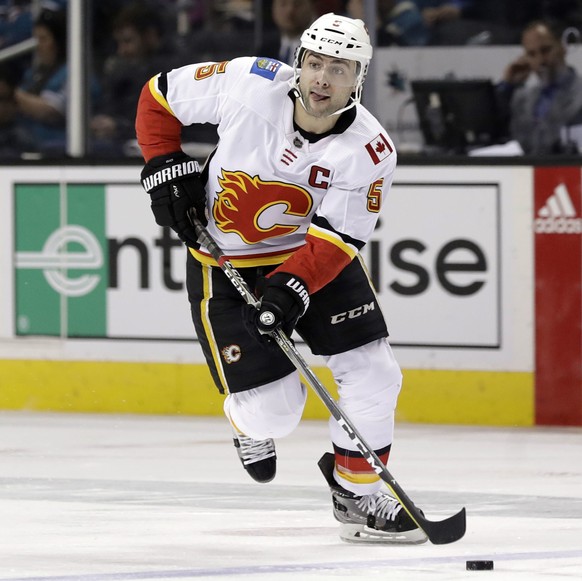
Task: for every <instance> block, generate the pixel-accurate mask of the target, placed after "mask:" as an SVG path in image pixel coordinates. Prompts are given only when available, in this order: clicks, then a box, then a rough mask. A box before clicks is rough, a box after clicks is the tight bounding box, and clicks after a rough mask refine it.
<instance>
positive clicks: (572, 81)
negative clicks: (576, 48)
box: [498, 21, 582, 154]
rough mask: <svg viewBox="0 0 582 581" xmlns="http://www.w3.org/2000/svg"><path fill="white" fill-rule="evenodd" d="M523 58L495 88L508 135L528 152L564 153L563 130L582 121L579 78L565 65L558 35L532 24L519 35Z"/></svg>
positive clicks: (541, 24) (550, 28) (548, 26)
mask: <svg viewBox="0 0 582 581" xmlns="http://www.w3.org/2000/svg"><path fill="white" fill-rule="evenodd" d="M521 43H522V46H523V50H524V52H523V55H522V56H520V57H519V58H518V59H516V60H515V61H513V62H512V63H510V64H509V65H508V66H507V67H506V69H505V72H504V75H503V81H502V82H501V83H500V84H499V86H498V93H499V96H500V102H501V104H502V107H503V108H504V109H505V111H506V113H507V115H508V117H509V128H510V134H511V137H512V138H513V139H515V140H517V141H518V142H519V143H520V145H521V147H522V149H523V151H524V153H526V154H548V153H562V152H563V151H565V148H566V150H567V147H568V145H567V144H563V143H562V140H561V131H562V129H563V128H566V127H567V126H569V125H576V124H581V123H582V77H580V76H579V75H578V73H577V72H576V70H575V69H574V68H572V67H571V66H568V65H567V63H566V47H565V45H564V44H563V43H562V39H561V31H560V30H559V29H558V28H556V27H555V26H554V25H553V24H551V23H549V22H547V21H534V22H532V23H530V24H528V25H527V26H526V27H525V28H524V30H523V33H522V36H521Z"/></svg>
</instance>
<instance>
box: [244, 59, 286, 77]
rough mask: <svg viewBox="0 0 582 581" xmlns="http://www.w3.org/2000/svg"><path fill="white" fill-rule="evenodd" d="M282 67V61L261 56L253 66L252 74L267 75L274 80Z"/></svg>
mask: <svg viewBox="0 0 582 581" xmlns="http://www.w3.org/2000/svg"><path fill="white" fill-rule="evenodd" d="M280 68H281V63H280V62H279V61H277V60H275V59H268V58H261V57H259V58H258V59H256V60H255V62H254V63H253V66H252V67H251V74H253V75H259V76H260V77H265V79H269V80H270V81H272V80H273V79H274V78H275V75H276V74H277V71H278V70H279V69H280Z"/></svg>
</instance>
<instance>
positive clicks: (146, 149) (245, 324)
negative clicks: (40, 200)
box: [136, 14, 426, 543]
mask: <svg viewBox="0 0 582 581" xmlns="http://www.w3.org/2000/svg"><path fill="white" fill-rule="evenodd" d="M371 57H372V47H371V45H370V39H369V36H368V33H367V31H366V28H365V25H364V23H363V22H362V21H361V20H353V19H350V18H346V17H343V16H337V15H335V14H325V15H323V16H321V17H320V18H318V19H317V20H316V21H315V22H314V23H313V24H312V25H311V26H310V27H309V28H308V29H307V30H306V31H305V32H304V33H303V35H302V37H301V44H300V47H299V49H298V51H297V54H296V57H295V62H294V66H293V67H289V66H287V65H284V64H282V63H280V62H279V61H276V60H272V59H265V58H252V57H242V58H236V59H233V60H232V61H229V62H220V63H210V62H206V63H201V64H194V65H189V66H186V67H183V68H180V69H177V70H173V71H170V72H168V73H162V74H159V75H157V76H156V77H154V78H153V79H151V80H150V81H149V83H147V84H146V86H145V87H144V89H143V91H142V94H141V98H140V101H139V106H138V112H137V121H136V129H137V136H138V141H139V144H140V146H141V150H142V153H143V156H144V158H145V160H146V162H147V163H146V166H145V168H144V170H143V172H142V183H143V185H144V188H145V189H146V191H147V192H148V193H149V194H150V196H151V205H152V210H153V213H154V216H155V218H156V221H157V223H158V224H160V225H161V226H170V227H171V228H173V229H174V230H175V232H176V233H177V234H178V236H179V237H180V238H181V239H182V240H183V241H184V242H185V243H186V244H187V246H188V248H189V253H188V262H187V288H188V295H189V301H190V304H191V311H192V318H193V321H194V326H195V328H196V332H197V335H198V338H199V341H200V343H201V345H202V348H203V350H204V354H205V357H206V360H207V363H208V366H209V368H210V371H211V374H212V377H213V379H214V381H215V383H216V385H217V387H218V389H219V390H220V391H221V392H222V393H225V394H226V398H225V400H224V411H225V414H226V416H227V418H228V419H229V421H230V423H231V425H232V428H233V431H234V442H235V446H236V448H237V451H238V455H239V457H240V459H241V461H242V464H243V466H244V467H245V469H246V470H247V472H248V473H249V475H250V476H251V477H252V478H254V479H255V480H257V481H258V482H268V481H270V480H272V479H273V478H274V476H275V471H276V455H275V444H274V440H275V439H277V438H282V437H284V436H287V435H288V434H290V433H291V432H292V431H293V430H294V429H295V428H296V426H297V424H298V423H299V421H300V419H301V415H302V412H303V407H304V404H305V399H306V391H305V387H304V386H303V385H302V384H301V383H300V379H299V374H298V372H297V371H296V370H295V368H294V367H293V365H292V364H291V363H290V361H289V360H288V359H287V357H286V356H285V355H284V354H283V353H282V352H281V351H280V350H279V348H278V347H277V346H276V345H275V344H274V343H271V340H270V339H269V337H268V333H269V332H270V331H272V330H273V329H275V328H278V327H282V329H283V330H284V331H285V332H286V333H287V334H291V333H292V332H293V330H294V329H296V330H297V332H298V333H299V334H300V335H301V336H302V337H303V338H304V340H305V341H306V343H307V344H308V345H309V347H310V349H311V350H312V351H313V352H314V353H315V354H319V355H322V356H323V358H324V360H325V362H326V365H327V366H328V367H329V368H330V370H331V371H332V373H333V376H334V379H335V381H336V382H337V385H338V391H339V403H340V405H341V407H342V408H343V410H344V412H345V413H346V415H348V416H349V418H350V419H351V420H352V421H353V423H354V424H355V425H356V427H357V428H358V430H359V431H360V432H361V434H362V435H363V437H364V438H365V439H366V440H367V442H368V443H369V444H370V445H371V446H372V447H373V448H374V450H375V451H376V453H377V454H378V456H379V457H380V458H381V459H382V461H384V462H386V461H387V460H388V455H389V452H390V447H391V444H392V437H393V428H394V409H395V407H396V400H397V397H398V393H399V391H400V386H401V380H402V375H401V372H400V368H399V366H398V364H397V362H396V360H395V358H394V356H393V354H392V350H391V348H390V345H389V343H388V341H387V336H388V333H387V330H386V324H385V321H384V318H383V315H382V313H381V311H380V308H379V305H378V301H377V299H376V296H375V294H374V290H373V288H372V285H371V282H370V280H369V278H368V276H367V274H366V270H365V268H364V266H363V263H362V260H361V258H360V255H359V251H360V250H361V248H362V247H363V246H364V244H365V243H366V242H367V241H368V239H369V238H370V236H371V234H372V232H373V231H374V226H375V224H376V221H377V219H378V215H379V212H380V208H381V205H382V201H383V199H384V198H385V196H386V195H387V193H388V190H389V189H390V185H391V182H392V176H393V172H394V168H395V165H396V152H395V151H394V146H393V144H392V142H391V140H390V138H389V137H388V135H387V134H386V132H385V131H384V129H383V127H382V126H381V125H380V124H379V123H378V121H377V120H376V119H375V118H374V117H373V116H372V115H371V114H370V113H369V112H368V111H367V110H366V109H365V108H364V107H363V106H362V105H361V104H360V96H361V93H362V86H363V83H364V79H365V77H366V72H367V70H368V65H369V62H370V59H371ZM193 123H211V124H216V125H217V126H218V134H219V143H218V145H217V148H216V149H215V151H214V152H213V153H212V154H211V156H210V157H209V159H208V160H207V162H206V166H205V168H204V170H203V172H202V174H200V173H199V172H198V167H197V164H196V162H195V161H194V160H192V159H191V158H189V157H188V156H186V155H185V154H184V153H183V152H182V151H181V141H180V129H181V127H182V126H185V125H190V124H193ZM190 208H194V210H195V212H196V215H197V216H198V218H199V219H201V220H203V221H204V222H205V223H206V222H207V227H208V230H209V232H210V234H211V235H212V236H213V237H214V239H215V240H216V241H217V243H218V245H219V246H220V247H221V248H222V249H223V251H224V252H225V253H226V254H227V255H228V256H229V260H230V261H231V262H232V264H233V265H234V266H235V267H236V268H237V269H238V270H239V271H240V273H241V274H242V276H243V277H244V278H245V280H246V281H247V282H248V283H249V285H250V286H251V288H255V289H256V291H257V295H258V296H259V297H260V298H261V306H260V308H259V309H255V308H254V307H249V306H248V305H246V304H244V302H243V300H242V299H241V297H240V295H239V294H238V292H237V291H236V289H235V288H234V287H233V286H232V284H231V282H230V281H229V280H228V279H227V278H226V276H225V274H224V273H223V272H222V270H221V269H220V268H219V267H218V265H217V264H216V262H215V261H214V260H213V259H212V257H211V256H210V254H209V253H208V252H207V250H206V249H205V248H204V247H200V245H199V244H198V243H197V241H196V235H195V234H194V231H193V228H192V226H191V223H190V221H189V218H188V210H189V209H190ZM265 311H269V312H271V313H274V315H275V316H274V318H272V319H271V320H266V319H265V318H264V317H263V318H262V317H261V314H263V313H264V312H265ZM273 319H274V320H273ZM329 429H330V437H331V441H332V443H333V450H334V453H333V454H331V453H327V454H324V456H323V457H322V458H321V460H320V462H319V466H320V468H321V470H322V472H323V474H324V476H325V478H326V480H327V483H328V484H329V486H330V489H331V495H332V500H333V507H334V508H333V511H334V516H335V518H336V519H337V520H339V521H340V523H341V525H340V536H341V538H342V539H344V540H346V541H351V542H376V543H399V542H405V543H419V542H424V541H425V540H426V536H425V534H424V532H423V531H422V530H420V529H419V528H418V527H417V526H416V524H415V523H414V522H413V521H412V519H411V518H410V517H409V516H408V514H407V513H406V511H405V510H404V509H403V508H402V507H401V505H400V504H399V503H398V501H397V500H395V499H394V498H392V497H391V496H390V495H389V494H388V491H387V489H386V487H385V486H384V485H383V483H382V481H381V480H380V479H379V477H378V476H377V475H376V473H375V472H374V471H373V470H372V469H371V468H370V467H369V466H368V463H367V462H366V460H364V458H363V457H362V455H361V454H360V453H359V452H358V451H357V448H356V446H354V444H353V443H352V441H351V440H350V438H349V437H348V436H347V435H346V433H345V432H344V431H343V429H342V428H341V427H340V426H339V425H338V424H337V422H336V421H335V420H333V418H332V419H330V422H329Z"/></svg>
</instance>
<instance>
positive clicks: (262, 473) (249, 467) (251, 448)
mask: <svg viewBox="0 0 582 581" xmlns="http://www.w3.org/2000/svg"><path fill="white" fill-rule="evenodd" d="M232 440H233V442H234V447H235V448H236V451H237V453H238V457H239V458H240V461H241V462H242V465H243V466H244V468H245V470H246V471H247V472H248V473H249V475H250V476H251V478H253V479H254V480H256V481H257V482H270V481H271V480H273V478H275V474H276V472H277V455H276V454H275V442H274V441H273V440H271V439H267V440H253V439H252V438H249V437H248V436H245V435H244V434H241V433H240V432H238V431H237V430H234V436H233V438H232Z"/></svg>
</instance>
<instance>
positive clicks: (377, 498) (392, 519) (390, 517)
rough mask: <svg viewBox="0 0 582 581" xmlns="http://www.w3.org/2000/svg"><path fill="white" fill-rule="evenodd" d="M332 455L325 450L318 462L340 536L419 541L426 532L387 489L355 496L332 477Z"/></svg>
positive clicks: (354, 540) (360, 540)
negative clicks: (329, 495) (331, 502)
mask: <svg viewBox="0 0 582 581" xmlns="http://www.w3.org/2000/svg"><path fill="white" fill-rule="evenodd" d="M334 463H335V459H334V455H333V454H330V453H326V454H324V455H323V456H322V457H321V459H320V460H319V462H318V466H319V468H320V470H321V472H322V473H323V475H324V476H325V479H326V480H327V483H328V484H329V488H330V490H331V498H332V501H333V516H334V517H335V519H336V520H337V521H339V522H340V523H341V526H340V538H341V539H342V540H343V541H346V542H348V543H378V544H397V543H400V544H402V543H406V544H418V543H424V542H425V541H426V540H427V536H426V534H425V533H424V531H423V530H422V529H420V528H418V526H417V525H416V523H415V522H414V521H413V520H412V519H411V518H410V516H409V515H408V513H407V512H406V511H405V510H404V509H403V508H402V505H401V504H400V503H399V502H398V501H397V500H396V499H395V498H393V497H392V496H390V495H389V494H388V491H386V490H380V491H378V492H376V493H374V494H367V495H365V496H356V495H355V494H353V493H352V492H350V491H349V490H346V489H345V488H342V487H341V486H340V485H339V484H338V483H337V482H336V481H335V478H334V477H333V469H334Z"/></svg>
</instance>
